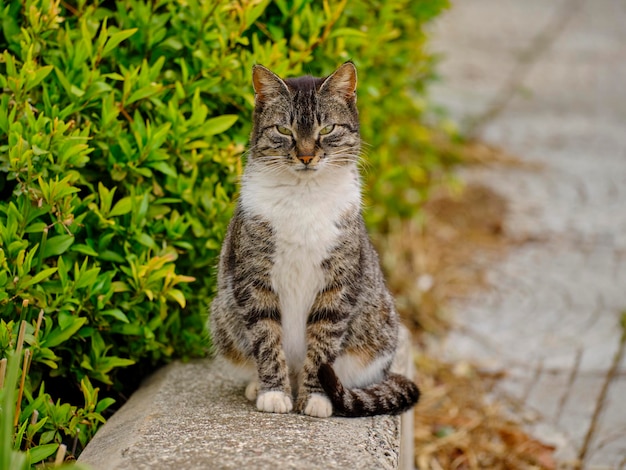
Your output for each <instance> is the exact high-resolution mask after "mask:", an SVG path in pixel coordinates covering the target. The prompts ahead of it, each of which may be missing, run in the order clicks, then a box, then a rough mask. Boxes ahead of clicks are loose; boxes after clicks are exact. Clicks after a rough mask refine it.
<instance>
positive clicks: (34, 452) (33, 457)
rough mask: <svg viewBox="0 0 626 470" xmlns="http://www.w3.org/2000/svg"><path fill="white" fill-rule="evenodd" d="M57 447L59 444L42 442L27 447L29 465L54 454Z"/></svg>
mask: <svg viewBox="0 0 626 470" xmlns="http://www.w3.org/2000/svg"><path fill="white" fill-rule="evenodd" d="M58 448H59V444H56V443H55V444H44V445H41V446H37V447H33V448H32V449H28V455H30V463H31V465H32V464H34V463H37V462H41V461H42V460H44V459H47V458H48V457H50V456H51V455H52V454H54V453H55V452H56V451H57V449H58Z"/></svg>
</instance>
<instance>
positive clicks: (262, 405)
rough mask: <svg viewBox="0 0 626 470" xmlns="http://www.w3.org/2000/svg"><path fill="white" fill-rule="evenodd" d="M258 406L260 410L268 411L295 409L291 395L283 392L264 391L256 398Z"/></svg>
mask: <svg viewBox="0 0 626 470" xmlns="http://www.w3.org/2000/svg"><path fill="white" fill-rule="evenodd" d="M256 407H257V409H258V410H259V411H265V412H267V413H289V412H290V411H291V410H292V409H293V404H292V403H291V397H290V396H289V395H286V394H285V393H283V392H278V391H270V392H262V393H260V394H259V396H258V398H257V399H256Z"/></svg>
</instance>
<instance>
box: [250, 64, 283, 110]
mask: <svg viewBox="0 0 626 470" xmlns="http://www.w3.org/2000/svg"><path fill="white" fill-rule="evenodd" d="M252 86H253V87H254V97H255V100H256V101H257V102H261V103H262V102H264V101H267V100H268V98H272V97H276V96H279V95H284V94H287V95H289V89H288V88H287V85H286V84H285V82H284V81H283V80H282V79H281V78H280V77H279V76H278V75H276V74H275V73H274V72H272V71H271V70H270V69H268V68H266V67H263V66H262V65H255V66H254V67H252Z"/></svg>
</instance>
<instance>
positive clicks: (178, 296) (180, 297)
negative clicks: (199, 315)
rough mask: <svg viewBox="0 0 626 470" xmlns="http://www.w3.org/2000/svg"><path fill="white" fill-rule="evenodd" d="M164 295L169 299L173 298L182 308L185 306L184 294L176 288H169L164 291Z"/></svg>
mask: <svg viewBox="0 0 626 470" xmlns="http://www.w3.org/2000/svg"><path fill="white" fill-rule="evenodd" d="M165 296H166V297H167V298H169V299H172V300H175V301H176V302H178V305H180V306H181V307H182V308H185V305H186V303H187V301H186V300H185V294H183V293H182V291H180V290H178V289H170V290H168V291H167V292H166V293H165Z"/></svg>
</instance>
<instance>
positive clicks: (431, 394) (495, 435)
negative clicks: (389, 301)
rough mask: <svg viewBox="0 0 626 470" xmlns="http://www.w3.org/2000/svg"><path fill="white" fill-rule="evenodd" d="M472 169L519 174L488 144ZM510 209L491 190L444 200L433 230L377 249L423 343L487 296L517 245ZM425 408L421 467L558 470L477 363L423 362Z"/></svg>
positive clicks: (412, 228)
mask: <svg viewBox="0 0 626 470" xmlns="http://www.w3.org/2000/svg"><path fill="white" fill-rule="evenodd" d="M464 154H465V155H466V157H467V158H466V161H469V162H471V163H473V164H484V163H489V162H492V163H493V162H495V163H497V164H506V165H519V164H520V163H519V162H518V161H517V160H516V159H515V158H514V157H512V156H510V155H506V154H503V153H502V152H499V151H498V150H497V149H493V148H492V147H488V146H485V145H483V144H480V143H471V144H469V145H468V146H467V148H466V149H465V152H464ZM506 212H507V203H506V201H505V200H504V199H503V198H502V197H501V196H499V195H498V194H496V193H494V192H493V191H491V190H490V189H488V188H486V187H484V186H476V185H473V186H467V187H465V188H464V189H462V190H457V191H456V192H451V191H443V190H442V191H441V193H440V194H438V195H436V196H435V197H433V198H432V200H431V201H430V202H429V203H428V205H427V206H426V208H425V221H424V223H422V224H419V223H416V222H403V223H401V224H399V226H397V227H392V230H390V233H389V234H388V235H386V236H385V237H384V239H383V238H382V237H381V239H379V240H376V242H377V243H376V244H377V245H378V248H379V250H380V252H381V254H382V264H383V266H384V269H385V271H386V273H387V279H388V282H389V286H390V288H391V289H392V290H393V292H394V294H395V296H396V300H397V305H398V309H399V310H400V313H401V314H402V316H403V318H404V320H405V323H407V325H408V326H409V328H410V329H412V330H413V332H414V336H416V337H417V339H418V341H419V340H420V339H424V336H425V335H435V336H438V335H443V334H445V332H446V330H447V327H448V320H447V315H448V305H449V303H450V302H451V301H452V300H455V299H459V298H463V297H465V296H468V295H470V294H472V293H475V292H476V291H477V290H480V289H483V288H485V287H486V281H485V271H486V268H487V267H488V266H489V265H491V264H493V263H496V262H497V260H498V259H499V258H500V257H502V256H503V255H504V254H505V253H506V250H507V249H508V248H509V246H510V245H511V244H512V243H513V242H512V241H510V240H508V239H507V238H506V236H505V234H504V230H503V221H504V218H505V217H506ZM417 370H418V376H419V383H420V387H421V389H422V392H423V396H422V400H421V402H420V404H419V405H418V407H417V408H416V413H415V444H416V465H417V466H418V468H420V470H427V469H434V470H438V469H445V470H448V469H531V468H536V469H554V468H556V465H555V462H554V459H553V451H554V449H553V448H552V447H550V446H547V445H544V444H542V443H541V442H539V441H537V440H535V439H533V438H532V437H531V436H529V435H528V434H527V433H525V432H524V431H523V429H522V427H521V425H520V424H518V423H517V422H516V421H514V420H513V419H512V418H511V415H510V413H508V412H507V411H506V409H505V408H504V406H502V405H501V404H499V403H497V402H494V400H493V399H489V398H488V397H490V395H489V391H490V389H491V387H492V386H493V383H494V377H493V376H485V375H481V374H480V373H479V372H478V371H477V370H475V369H474V368H473V367H472V366H471V365H470V364H466V363H458V364H446V363H442V362H441V361H438V360H437V359H435V358H433V357H429V356H428V354H422V355H421V356H420V357H419V359H418V364H417Z"/></svg>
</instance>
